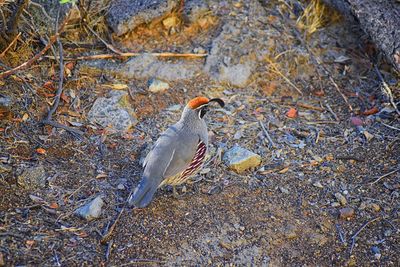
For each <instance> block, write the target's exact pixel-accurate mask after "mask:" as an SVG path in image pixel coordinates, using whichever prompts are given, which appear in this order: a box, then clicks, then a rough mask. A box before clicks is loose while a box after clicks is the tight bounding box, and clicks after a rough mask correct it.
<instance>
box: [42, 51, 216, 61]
mask: <svg viewBox="0 0 400 267" xmlns="http://www.w3.org/2000/svg"><path fill="white" fill-rule="evenodd" d="M141 55H151V56H155V57H176V58H204V57H206V56H207V55H208V54H193V53H183V54H181V53H170V52H163V53H133V52H126V53H120V54H100V55H90V56H79V57H70V58H65V60H70V61H75V60H91V59H111V58H125V57H137V56H141ZM47 58H49V59H55V57H53V56H47Z"/></svg>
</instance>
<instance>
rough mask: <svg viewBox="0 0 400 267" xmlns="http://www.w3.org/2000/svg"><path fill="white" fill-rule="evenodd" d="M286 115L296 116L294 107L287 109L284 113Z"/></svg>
mask: <svg viewBox="0 0 400 267" xmlns="http://www.w3.org/2000/svg"><path fill="white" fill-rule="evenodd" d="M286 116H288V117H289V118H292V119H293V118H296V117H297V110H296V109H295V108H291V109H289V111H288V112H287V113H286Z"/></svg>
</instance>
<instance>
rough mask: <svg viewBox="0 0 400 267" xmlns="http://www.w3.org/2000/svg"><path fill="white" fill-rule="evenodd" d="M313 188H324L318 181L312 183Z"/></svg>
mask: <svg viewBox="0 0 400 267" xmlns="http://www.w3.org/2000/svg"><path fill="white" fill-rule="evenodd" d="M313 186H315V187H318V188H324V186H323V185H322V184H321V182H320V181H316V182H314V183H313Z"/></svg>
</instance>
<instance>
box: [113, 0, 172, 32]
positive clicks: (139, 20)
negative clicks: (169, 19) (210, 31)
mask: <svg viewBox="0 0 400 267" xmlns="http://www.w3.org/2000/svg"><path fill="white" fill-rule="evenodd" d="M178 2H179V1H177V0H168V1H166V0H137V1H133V0H116V1H113V2H112V4H111V7H110V9H109V11H108V13H107V22H108V25H109V26H110V27H111V28H112V29H113V31H114V32H115V33H116V34H117V35H118V36H120V35H123V34H125V33H127V32H129V31H131V30H133V29H135V28H136V27H137V26H139V25H140V24H143V23H149V22H151V21H152V20H154V19H156V18H158V17H161V16H162V15H164V14H165V13H167V12H170V11H172V9H174V8H175V7H176V6H177V4H178Z"/></svg>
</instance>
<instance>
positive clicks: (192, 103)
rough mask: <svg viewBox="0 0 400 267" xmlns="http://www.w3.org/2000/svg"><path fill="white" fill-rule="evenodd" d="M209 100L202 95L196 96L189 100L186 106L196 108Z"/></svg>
mask: <svg viewBox="0 0 400 267" xmlns="http://www.w3.org/2000/svg"><path fill="white" fill-rule="evenodd" d="M208 102H210V100H209V99H208V98H207V97H204V96H198V97H195V98H193V99H192V100H190V101H189V103H188V106H189V108H191V109H196V108H198V107H200V106H202V105H204V104H208Z"/></svg>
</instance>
